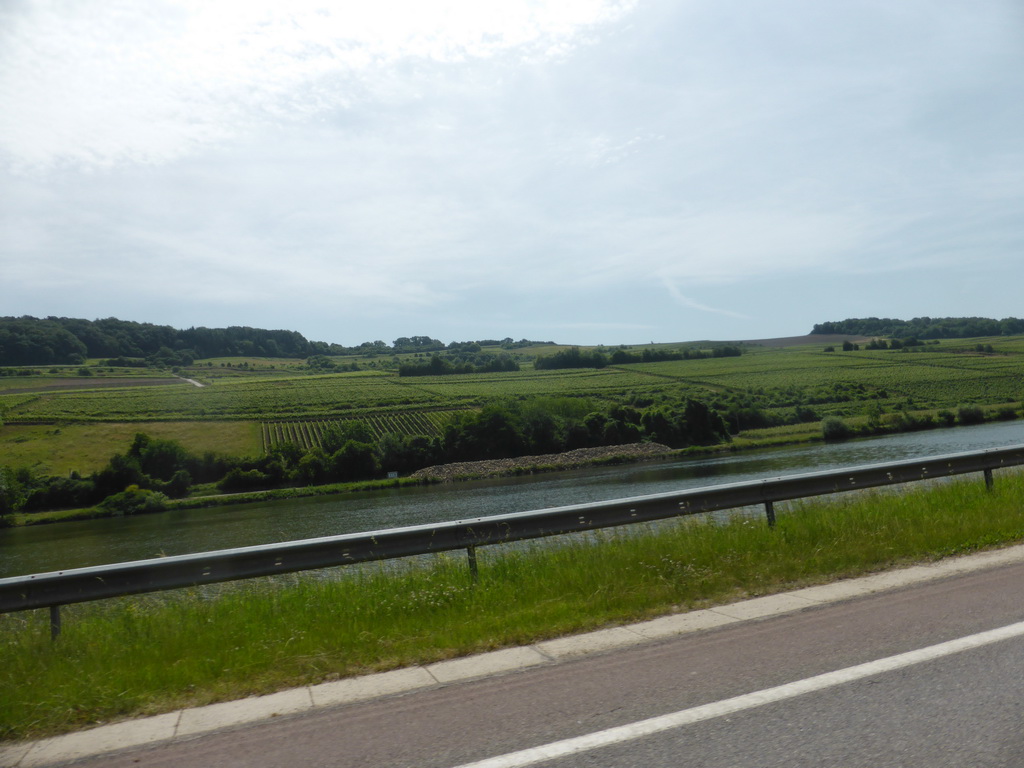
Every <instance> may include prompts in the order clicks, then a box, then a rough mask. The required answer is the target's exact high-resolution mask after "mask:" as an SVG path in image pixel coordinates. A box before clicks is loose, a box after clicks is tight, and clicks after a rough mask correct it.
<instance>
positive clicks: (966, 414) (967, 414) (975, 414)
mask: <svg viewBox="0 0 1024 768" xmlns="http://www.w3.org/2000/svg"><path fill="white" fill-rule="evenodd" d="M956 418H957V421H959V422H960V424H961V425H967V424H981V423H982V422H983V421H985V412H984V411H983V410H982V409H981V406H980V405H961V406H960V408H959V409H958V410H957V413H956Z"/></svg>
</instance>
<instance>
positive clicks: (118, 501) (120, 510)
mask: <svg viewBox="0 0 1024 768" xmlns="http://www.w3.org/2000/svg"><path fill="white" fill-rule="evenodd" d="M96 509H98V510H100V511H101V512H106V513H107V514H109V515H111V516H113V517H124V516H126V515H144V514H147V513H149V512H163V511H164V510H165V509H167V497H166V496H164V495H163V494H162V493H157V492H156V491H147V490H145V489H143V488H139V487H138V486H134V485H132V486H129V487H128V488H127V489H126V490H124V491H121V493H115V494H114V495H113V496H108V497H107V498H105V499H104V500H103V501H101V502H100V503H99V504H97V505H96Z"/></svg>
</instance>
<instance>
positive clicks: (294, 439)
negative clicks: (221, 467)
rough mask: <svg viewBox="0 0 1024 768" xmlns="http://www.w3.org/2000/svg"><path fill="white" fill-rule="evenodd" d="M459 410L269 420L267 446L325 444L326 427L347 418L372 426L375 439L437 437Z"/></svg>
mask: <svg viewBox="0 0 1024 768" xmlns="http://www.w3.org/2000/svg"><path fill="white" fill-rule="evenodd" d="M458 412H459V410H458V409H456V410H438V411H409V412H403V413H378V414H368V415H366V416H360V417H352V418H348V419H315V420H310V421H265V422H263V423H262V424H261V427H260V429H261V436H262V439H263V450H264V451H265V452H266V451H270V450H272V449H273V448H275V447H277V446H279V445H283V444H285V443H294V444H295V445H298V446H300V447H302V448H312V447H314V446H318V445H320V444H321V441H322V439H323V435H324V432H325V430H326V429H327V428H328V427H330V426H332V425H334V424H339V423H343V422H346V421H359V422H362V423H363V424H366V426H368V427H369V428H370V431H371V433H372V434H373V437H374V439H379V438H381V437H383V436H384V435H387V434H395V435H424V436H426V437H433V436H435V435H439V434H441V432H442V430H443V429H444V426H445V425H446V424H447V423H448V422H450V421H451V420H452V417H453V416H454V415H455V414H456V413H458Z"/></svg>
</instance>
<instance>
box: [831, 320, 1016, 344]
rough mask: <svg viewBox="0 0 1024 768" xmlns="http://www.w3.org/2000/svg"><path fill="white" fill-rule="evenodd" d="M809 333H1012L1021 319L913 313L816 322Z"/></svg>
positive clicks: (952, 335)
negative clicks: (909, 317) (896, 317)
mask: <svg viewBox="0 0 1024 768" xmlns="http://www.w3.org/2000/svg"><path fill="white" fill-rule="evenodd" d="M811 333H812V334H818V333H827V334H839V335H845V336H889V337H894V338H908V337H914V338H918V339H970V338H974V337H976V336H1016V335H1018V334H1024V320H1018V319H1017V318H1016V317H1007V318H1005V319H1003V320H990V319H989V318H987V317H915V318H914V319H913V320H894V319H892V318H888V317H861V318H849V319H847V320H840V321H838V322H831V323H818V324H817V325H815V326H814V329H813V330H812V331H811Z"/></svg>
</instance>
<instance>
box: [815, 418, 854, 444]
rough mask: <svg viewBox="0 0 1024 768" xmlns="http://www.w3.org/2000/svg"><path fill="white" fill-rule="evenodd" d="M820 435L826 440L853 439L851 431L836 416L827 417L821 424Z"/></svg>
mask: <svg viewBox="0 0 1024 768" xmlns="http://www.w3.org/2000/svg"><path fill="white" fill-rule="evenodd" d="M821 435H822V437H824V438H825V439H826V440H846V439H847V438H850V437H853V430H852V429H850V427H849V425H848V424H847V423H846V422H845V421H843V420H842V419H840V418H838V417H837V416H829V417H828V418H826V419H824V420H822V422H821Z"/></svg>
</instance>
